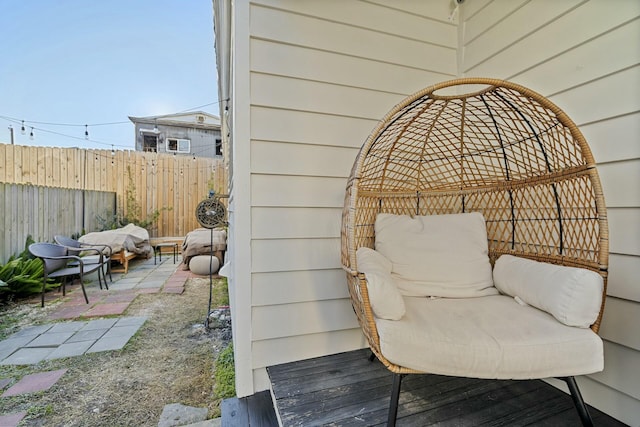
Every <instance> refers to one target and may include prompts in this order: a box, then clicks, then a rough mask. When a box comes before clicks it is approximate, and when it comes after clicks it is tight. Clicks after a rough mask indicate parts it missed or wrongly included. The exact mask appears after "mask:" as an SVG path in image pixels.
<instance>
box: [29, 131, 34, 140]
mask: <svg viewBox="0 0 640 427" xmlns="http://www.w3.org/2000/svg"><path fill="white" fill-rule="evenodd" d="M29 139H30V140H32V141H33V128H31V132H30V133H29Z"/></svg>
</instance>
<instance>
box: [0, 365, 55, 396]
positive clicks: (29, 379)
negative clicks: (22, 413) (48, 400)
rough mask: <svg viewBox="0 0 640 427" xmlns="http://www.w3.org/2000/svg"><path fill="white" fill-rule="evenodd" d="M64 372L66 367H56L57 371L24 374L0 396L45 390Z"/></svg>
mask: <svg viewBox="0 0 640 427" xmlns="http://www.w3.org/2000/svg"><path fill="white" fill-rule="evenodd" d="M65 372H67V370H66V369H58V370H57V371H49V372H40V373H37V374H31V375H26V376H24V377H23V378H22V379H21V380H20V381H18V382H17V383H15V384H14V385H13V386H11V387H10V388H9V389H8V390H7V391H5V392H4V393H2V397H7V396H17V395H19V394H25V393H35V392H37V391H44V390H47V389H49V388H50V387H51V386H52V385H54V384H55V383H56V382H57V381H58V380H59V379H60V378H61V377H62V376H63V375H64V374H65Z"/></svg>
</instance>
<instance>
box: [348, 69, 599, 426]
mask: <svg viewBox="0 0 640 427" xmlns="http://www.w3.org/2000/svg"><path fill="white" fill-rule="evenodd" d="M342 218H343V220H342V232H341V235H342V251H341V256H342V265H343V268H344V269H345V271H346V272H347V280H348V286H349V292H350V295H351V302H352V306H353V309H354V311H355V314H356V317H357V319H358V321H359V323H360V326H361V328H362V331H363V333H364V335H365V337H366V339H367V340H368V343H369V347H370V349H371V351H372V353H373V354H372V358H373V357H374V356H375V357H377V358H378V359H379V360H380V361H381V362H382V363H383V364H384V365H385V366H386V367H387V368H388V369H389V370H390V371H391V372H392V373H393V377H394V378H393V386H392V392H391V400H390V405H389V412H388V425H395V421H396V417H397V416H398V398H399V396H400V389H401V380H402V377H403V376H404V375H405V374H412V373H423V374H424V373H432V374H440V375H450V376H458V377H472V378H486V379H514V380H518V379H542V378H550V377H556V378H559V379H562V380H564V381H565V382H566V383H567V385H568V387H569V390H570V392H571V396H572V398H573V401H574V404H575V406H576V409H577V411H578V415H579V417H580V419H581V421H582V423H583V424H584V425H591V424H592V421H591V417H590V415H589V412H588V410H587V407H586V406H585V404H584V402H583V400H582V397H581V395H580V391H579V389H578V386H577V384H576V381H575V379H574V377H575V376H577V375H585V374H591V373H595V372H598V371H601V370H602V369H603V366H604V356H603V344H602V340H601V339H600V337H599V336H598V335H597V332H598V329H599V327H600V322H601V319H602V312H603V309H604V302H605V296H606V283H607V269H608V256H609V254H608V226H607V217H606V208H605V203H604V197H603V194H602V186H601V184H600V180H599V177H598V173H597V170H596V164H595V161H594V159H593V156H592V154H591V151H590V149H589V146H588V144H587V142H586V141H585V139H584V137H583V135H582V133H581V132H580V131H579V130H578V128H577V126H576V125H575V124H574V123H573V121H572V120H571V119H570V118H569V117H568V116H567V115H566V114H565V113H564V112H563V111H562V110H561V109H560V108H558V107H557V106H556V105H554V104H553V103H551V102H550V101H549V100H547V99H546V98H545V97H543V96H541V95H540V94H538V93H536V92H534V91H531V90H529V89H527V88H525V87H522V86H520V85H517V84H513V83H510V82H506V81H502V80H495V79H482V78H478V79H472V78H468V79H459V80H453V81H449V82H444V83H440V84H437V85H434V86H431V87H428V88H426V89H424V90H422V91H420V92H417V93H416V94H414V95H412V96H410V97H408V98H407V99H405V100H404V101H402V102H401V103H400V104H398V105H397V106H396V107H394V108H393V109H392V110H391V111H390V112H389V113H388V114H387V115H386V116H385V117H384V118H383V119H382V120H381V121H380V123H379V124H378V126H377V127H376V128H375V129H374V130H373V132H372V133H371V135H370V136H369V138H368V139H367V140H366V142H365V143H364V145H363V146H362V148H361V149H360V152H359V154H358V155H357V157H356V160H355V163H354V165H353V168H352V171H351V175H350V177H349V179H348V182H347V188H346V196H345V206H344V210H343V214H342ZM372 360H373V359H372Z"/></svg>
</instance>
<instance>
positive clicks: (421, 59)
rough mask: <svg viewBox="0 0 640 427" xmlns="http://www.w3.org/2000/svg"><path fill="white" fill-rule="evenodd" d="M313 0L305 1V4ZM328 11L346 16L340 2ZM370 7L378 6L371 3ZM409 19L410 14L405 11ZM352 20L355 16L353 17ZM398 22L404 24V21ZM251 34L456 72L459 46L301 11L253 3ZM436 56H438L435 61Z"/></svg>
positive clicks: (360, 55) (450, 72)
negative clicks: (266, 6)
mask: <svg viewBox="0 0 640 427" xmlns="http://www.w3.org/2000/svg"><path fill="white" fill-rule="evenodd" d="M312 3H313V2H304V3H303V5H301V6H303V7H305V6H309V5H311V4H312ZM324 6H325V9H326V13H331V14H332V15H334V16H343V17H346V15H344V14H343V12H342V9H341V4H340V3H339V2H330V3H324ZM369 7H376V8H377V6H374V5H371V6H369ZM405 16H406V17H407V19H410V18H412V17H411V15H405ZM350 21H352V19H350ZM403 24H404V22H402V25H397V28H401V27H403V26H404V25H403ZM251 30H252V37H253V38H257V39H264V40H271V41H278V42H282V43H285V44H290V45H296V46H306V47H310V48H314V49H318V50H324V51H329V52H336V53H341V54H344V55H352V56H357V57H362V58H369V59H374V60H377V61H381V62H387V63H391V64H398V65H402V66H409V67H413V68H418V69H421V70H428V71H434V72H439V73H446V74H450V75H455V73H456V49H455V48H453V47H446V46H441V45H438V44H432V43H429V41H428V40H425V41H423V40H420V41H417V40H412V39H409V38H406V37H400V36H397V35H393V34H387V33H383V32H380V31H378V29H377V28H375V27H373V26H371V27H370V28H362V27H358V26H354V25H352V24H350V23H340V22H333V21H328V20H325V19H318V18H315V17H312V16H308V15H306V14H304V15H303V14H301V13H300V12H296V13H288V12H287V11H284V10H275V9H270V8H265V7H262V6H257V5H254V6H253V7H252V8H251ZM433 58H438V60H437V61H433Z"/></svg>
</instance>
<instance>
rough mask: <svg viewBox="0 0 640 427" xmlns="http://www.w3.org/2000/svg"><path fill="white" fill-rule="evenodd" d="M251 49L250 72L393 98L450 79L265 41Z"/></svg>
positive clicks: (410, 68) (377, 62) (446, 75)
mask: <svg viewBox="0 0 640 427" xmlns="http://www.w3.org/2000/svg"><path fill="white" fill-rule="evenodd" d="M253 45H254V47H255V48H254V49H253V50H252V51H251V63H252V66H253V67H254V70H255V71H256V72H261V73H265V74H273V75H277V76H286V77H292V78H298V79H303V80H312V81H322V82H331V83H333V84H337V85H342V86H352V87H358V88H363V89H369V90H374V91H380V92H389V93H395V94H398V93H407V92H409V91H412V90H413V89H415V88H416V87H420V86H422V85H424V82H425V81H433V82H437V81H441V80H447V79H449V78H451V77H452V76H451V75H450V74H446V73H436V72H432V71H425V70H420V69H417V68H412V67H404V66H403V67H400V68H399V66H398V65H397V64H389V63H386V62H381V61H376V60H371V59H368V58H361V57H357V56H351V55H344V54H338V53H335V52H325V51H321V50H316V49H312V48H306V47H300V46H291V45H282V44H278V43H273V42H270V41H266V40H254V41H253ZM354 69H360V70H366V72H364V73H361V74H358V75H356V74H354V73H353V72H352V70H354ZM399 74H402V78H401V79H394V78H389V76H393V75H399Z"/></svg>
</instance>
